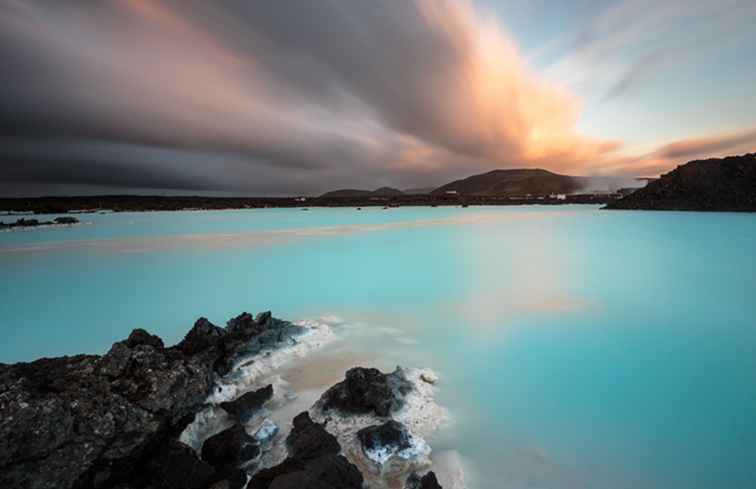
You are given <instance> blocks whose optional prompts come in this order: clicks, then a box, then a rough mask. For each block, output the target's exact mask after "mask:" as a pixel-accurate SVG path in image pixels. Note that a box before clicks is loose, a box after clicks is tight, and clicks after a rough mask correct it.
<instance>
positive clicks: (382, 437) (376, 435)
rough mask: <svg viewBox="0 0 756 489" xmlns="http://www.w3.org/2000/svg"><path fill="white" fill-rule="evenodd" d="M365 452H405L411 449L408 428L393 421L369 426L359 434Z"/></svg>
mask: <svg viewBox="0 0 756 489" xmlns="http://www.w3.org/2000/svg"><path fill="white" fill-rule="evenodd" d="M357 438H359V440H360V443H361V444H362V449H363V450H365V451H371V450H377V449H383V448H391V449H392V451H398V450H404V449H405V448H409V447H410V435H409V431H407V428H406V427H405V426H404V425H403V424H402V423H400V422H398V421H394V420H393V419H391V420H389V421H386V422H385V423H383V424H382V425H375V426H368V427H367V428H363V429H361V430H360V431H358V432H357Z"/></svg>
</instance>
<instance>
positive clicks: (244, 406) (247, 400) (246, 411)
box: [220, 384, 273, 423]
mask: <svg viewBox="0 0 756 489" xmlns="http://www.w3.org/2000/svg"><path fill="white" fill-rule="evenodd" d="M272 397H273V386H272V385H270V384H268V385H267V386H265V387H263V388H261V389H258V390H256V391H250V392H247V393H245V394H243V395H241V396H239V397H238V398H237V399H234V400H233V401H228V402H222V403H220V407H221V408H222V409H223V410H224V411H226V412H227V413H228V414H231V415H232V416H235V417H236V418H237V419H239V421H241V422H242V423H245V422H246V421H248V420H249V419H250V418H251V417H252V415H253V414H254V413H255V412H257V411H259V410H260V408H262V406H263V404H265V403H266V402H267V401H269V400H270V399H271V398H272Z"/></svg>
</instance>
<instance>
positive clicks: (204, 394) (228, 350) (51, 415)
mask: <svg viewBox="0 0 756 489" xmlns="http://www.w3.org/2000/svg"><path fill="white" fill-rule="evenodd" d="M303 329H304V328H303V327H301V326H295V325H292V324H291V323H288V322H286V321H282V320H279V319H276V318H273V317H272V316H271V314H270V313H262V314H258V315H257V316H256V317H253V316H252V315H251V314H248V313H243V314H241V315H240V316H237V317H235V318H233V319H231V320H229V321H228V323H227V326H226V327H225V328H222V327H218V326H216V325H214V324H212V323H211V322H210V321H208V320H207V319H205V318H200V319H199V320H197V321H196V322H195V324H194V326H193V327H192V328H191V329H190V330H189V332H188V333H187V334H186V336H185V337H184V339H183V340H182V341H181V342H179V343H178V344H177V345H175V346H172V347H165V345H164V344H163V341H162V339H161V338H159V337H158V336H155V335H152V334H150V333H149V332H147V331H145V330H143V329H135V330H134V331H132V333H131V334H130V335H129V337H128V338H127V339H125V340H123V341H119V342H117V343H115V344H113V346H112V348H111V349H110V350H109V351H108V353H107V354H105V355H103V356H97V355H78V356H73V357H61V358H43V359H40V360H37V361H35V362H31V363H18V364H15V365H4V364H0V487H3V488H5V487H8V488H14V489H59V488H60V489H90V488H91V489H245V488H246V489H363V487H365V486H366V480H365V478H364V476H363V473H362V472H361V468H360V467H362V466H361V465H359V464H355V461H354V460H353V458H352V452H348V453H347V452H346V451H345V450H344V448H345V447H344V446H342V443H343V440H342V439H341V438H340V436H339V433H338V429H337V428H338V424H336V425H334V426H335V427H333V428H332V427H331V426H330V425H329V430H331V432H329V431H328V430H326V425H325V424H324V423H319V422H316V421H314V420H313V419H312V418H311V417H310V414H309V413H308V412H303V413H301V414H299V415H298V416H296V417H295V418H294V420H293V427H292V429H291V431H290V433H289V435H288V436H287V438H286V441H285V448H286V454H285V457H286V458H285V459H284V460H283V462H281V463H278V464H277V465H274V466H272V467H268V468H263V469H259V466H264V462H263V459H264V456H263V454H265V453H268V452H267V451H266V450H270V447H271V444H272V443H277V442H275V441H273V440H274V437H275V434H276V432H277V430H278V427H277V426H276V424H275V423H273V422H272V421H271V420H270V419H268V418H264V416H260V417H262V418H263V419H262V422H261V423H259V424H258V425H257V427H256V430H255V431H254V433H251V432H248V431H247V428H246V427H245V423H247V421H248V420H249V419H250V418H251V417H252V416H253V415H257V414H258V413H259V412H260V411H261V410H262V409H263V405H264V404H265V403H266V402H267V401H268V400H270V399H271V398H272V396H273V387H272V385H267V386H265V387H262V388H260V389H257V390H254V391H250V392H247V393H245V394H242V395H241V396H239V397H237V398H236V399H234V400H229V401H226V402H222V403H220V404H219V408H220V410H222V411H225V412H226V413H228V415H229V419H227V420H225V421H227V422H229V423H231V425H230V426H228V425H226V426H227V427H226V428H225V429H223V430H221V431H220V432H216V433H215V434H213V435H212V436H209V437H207V438H204V437H203V438H202V439H200V440H198V444H197V445H196V446H194V448H192V447H190V446H188V445H185V444H184V443H182V442H181V441H179V436H180V434H181V433H182V431H184V430H185V428H186V427H187V426H188V425H189V424H190V423H192V421H193V420H194V419H195V416H197V414H198V413H200V412H205V411H206V410H207V409H217V408H215V407H213V408H208V407H207V406H206V402H207V401H208V400H209V399H210V398H209V397H208V396H209V394H210V393H211V391H212V390H213V389H216V388H217V386H218V385H219V381H221V380H225V379H228V378H229V377H230V376H231V375H233V374H234V373H237V372H238V368H243V365H246V363H247V362H249V361H252V360H254V358H250V355H253V356H254V355H255V354H256V353H259V352H261V351H265V352H268V351H270V350H268V349H267V348H271V347H275V346H276V345H283V344H291V343H292V342H296V341H297V340H296V336H297V335H298V333H300V332H302V330H303ZM240 365H241V366H240ZM237 367H238V368H237ZM232 371H233V372H232ZM229 373H231V375H227V374H229ZM224 376H225V377H224ZM413 379H414V378H413ZM413 385H416V384H413V383H412V382H410V381H409V380H408V378H407V377H406V376H405V373H404V371H402V370H401V369H397V370H396V371H395V372H393V373H390V374H384V373H382V372H380V371H378V370H376V369H367V368H359V367H358V368H353V369H351V370H349V371H348V372H347V373H346V378H345V380H344V381H343V382H340V383H339V384H337V385H335V386H333V387H331V388H330V389H329V390H328V391H327V392H326V393H325V394H323V396H322V397H321V399H320V400H319V401H318V404H317V406H318V407H317V409H318V410H324V411H325V412H328V413H329V416H331V417H332V419H333V420H334V423H337V421H336V419H337V418H341V419H344V417H354V418H360V419H363V420H367V421H369V422H370V423H372V422H373V421H374V420H382V421H381V422H376V423H374V425H370V426H367V425H362V426H361V430H360V431H359V433H358V434H356V435H355V436H354V437H353V438H354V439H355V440H359V443H358V444H357V448H358V449H360V450H364V451H367V452H369V451H371V450H378V451H383V452H386V453H389V457H390V458H391V457H393V458H392V460H393V459H399V458H402V457H404V456H405V455H401V454H402V453H405V452H406V453H409V455H406V456H407V457H412V456H413V455H412V453H414V452H412V450H415V448H416V447H417V445H416V442H417V440H420V441H421V442H422V439H419V438H415V437H413V435H412V433H410V432H409V429H408V428H407V427H406V426H405V425H403V424H402V423H400V422H398V421H396V420H393V419H392V418H391V417H392V415H393V414H394V413H395V412H397V411H398V410H400V409H402V408H403V406H404V404H405V398H406V396H407V394H408V393H409V392H410V391H412V390H413V389H414V388H415V387H413ZM313 409H316V408H313ZM405 411H406V409H405ZM224 416H225V414H224ZM422 443H423V444H424V442H422ZM352 445H354V443H352ZM360 446H361V448H359V447H360ZM351 448H355V447H354V446H350V449H351ZM426 448H427V445H426ZM195 449H196V450H195ZM429 451H430V449H427V452H428V453H429ZM397 453H398V454H400V455H399V456H396V457H395V456H394V455H396V454H397ZM278 460H280V459H278ZM418 467H419V466H418V465H417V464H414V465H412V464H410V465H406V464H405V465H401V467H400V469H399V470H398V471H396V472H395V473H394V472H392V473H391V474H392V476H396V477H401V479H397V478H396V477H395V479H393V480H394V482H396V481H398V484H394V483H392V484H394V485H395V486H397V487H398V486H401V485H404V483H405V480H406V484H407V488H408V489H437V488H439V487H440V486H439V485H438V482H437V481H436V478H435V475H433V473H432V472H430V473H428V474H426V475H425V476H423V477H419V476H417V475H415V474H413V475H412V476H410V477H409V479H408V478H407V476H408V474H409V472H408V471H415V470H420V469H419V468H418ZM422 467H424V468H425V469H427V465H422ZM248 474H249V475H251V479H250V478H249V475H248ZM370 477H373V479H369V480H368V481H367V482H368V484H367V486H366V487H376V488H380V487H383V486H380V485H378V486H373V485H370V481H373V480H375V476H374V475H373V474H371V476H370ZM248 479H249V480H248Z"/></svg>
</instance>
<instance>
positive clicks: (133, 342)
mask: <svg viewBox="0 0 756 489" xmlns="http://www.w3.org/2000/svg"><path fill="white" fill-rule="evenodd" d="M140 345H149V346H151V347H153V348H157V349H159V350H161V349H163V348H165V345H163V340H162V339H161V338H160V337H159V336H156V335H154V334H150V333H148V332H147V331H145V330H143V329H135V330H134V331H132V332H131V334H130V335H129V337H128V338H127V339H126V346H128V347H129V348H136V347H137V346H140Z"/></svg>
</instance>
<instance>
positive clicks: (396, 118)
mask: <svg viewBox="0 0 756 489" xmlns="http://www.w3.org/2000/svg"><path fill="white" fill-rule="evenodd" d="M0 1H2V3H3V7H2V9H0V59H2V60H3V63H4V69H3V70H2V73H1V74H0V80H1V81H2V87H3V90H2V91H0V139H1V140H0V165H2V169H1V171H0V176H1V177H2V178H3V179H4V180H6V182H7V181H18V182H23V181H26V182H37V183H39V182H45V183H50V184H52V183H55V182H60V183H61V184H71V185H72V184H88V185H95V186H96V185H107V186H114V187H119V186H120V187H134V188H161V189H163V188H174V189H196V190H227V191H239V192H250V193H257V194H284V193H316V192H320V191H323V190H326V189H329V188H333V187H337V186H367V187H373V186H378V185H383V184H391V185H407V186H414V185H427V184H428V183H438V182H440V181H443V180H444V179H446V178H450V177H452V176H454V177H456V176H459V175H465V174H469V173H471V172H473V171H477V170H481V169H488V168H491V167H495V166H509V165H517V166H535V165H543V164H544V163H547V164H548V165H549V167H550V168H553V169H576V168H578V169H579V166H580V164H581V162H582V161H590V160H591V159H593V158H595V157H597V156H599V155H601V154H602V153H605V152H606V151H609V150H611V149H613V148H614V147H615V145H613V144H607V143H604V142H600V141H593V140H590V139H587V138H583V137H580V136H578V135H576V134H575V132H574V126H575V124H576V121H577V118H578V115H579V109H578V107H579V103H578V101H576V100H575V99H574V98H573V97H571V96H570V95H569V94H566V93H564V92H562V91H561V90H558V89H556V88H554V87H552V86H549V85H548V84H546V83H545V82H543V81H542V80H540V79H538V78H537V77H536V76H535V75H533V74H532V73H530V71H529V70H528V68H527V67H526V66H525V64H524V63H523V62H522V61H521V59H520V56H519V53H518V52H517V49H516V47H515V46H514V45H513V43H512V42H511V40H510V39H509V38H508V37H507V36H506V35H505V34H504V33H502V32H500V31H499V30H498V29H497V28H496V26H495V25H494V24H493V23H491V22H489V21H486V19H484V18H483V17H481V16H480V15H479V14H478V13H476V12H475V11H474V10H473V8H472V7H471V6H470V5H469V4H467V3H466V2H463V1H451V0H448V1H445V0H440V1H431V0H414V1H406V0H402V1H398V0H397V1H393V0H385V1H380V2H379V1H375V0H343V1H339V0H333V1H328V2H312V1H309V0H287V1H276V2H249V1H241V0H229V1H225V2H206V1H191V0H186V1H181V2H178V1H176V2H170V1H167V2H160V1H151V0H116V1H112V2H97V3H93V2H83V1H82V2H74V1H66V2H42V1H30V0H24V1H15V0H0Z"/></svg>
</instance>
